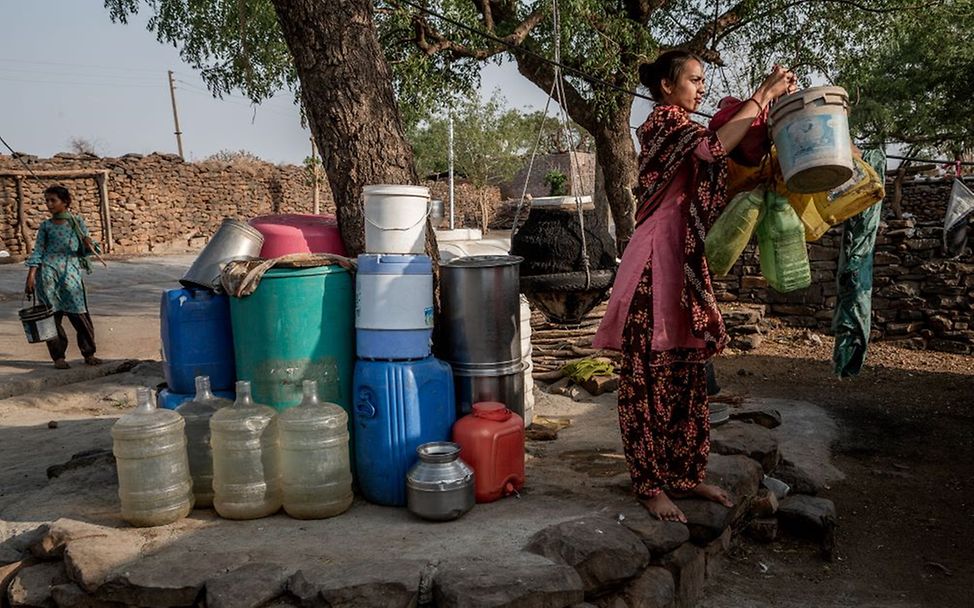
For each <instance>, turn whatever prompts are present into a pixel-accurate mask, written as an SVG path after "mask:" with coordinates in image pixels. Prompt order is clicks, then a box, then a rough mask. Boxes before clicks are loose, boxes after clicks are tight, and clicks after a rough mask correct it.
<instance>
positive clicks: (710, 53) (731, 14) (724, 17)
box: [680, 0, 754, 65]
mask: <svg viewBox="0 0 974 608" xmlns="http://www.w3.org/2000/svg"><path fill="white" fill-rule="evenodd" d="M753 5H754V2H752V1H750V0H740V2H738V3H737V4H735V5H734V6H732V7H731V8H729V9H728V10H726V11H725V12H724V13H723V14H721V15H718V16H717V17H716V18H715V19H714V20H712V21H711V22H709V23H707V24H705V25H704V26H703V27H701V28H700V29H699V30H697V33H696V34H694V35H693V37H692V38H690V39H689V40H687V41H686V42H684V43H683V44H681V45H680V47H681V48H685V49H687V50H689V51H693V52H694V53H696V54H697V55H700V57H701V59H703V60H704V61H706V62H708V63H712V64H714V65H724V61H723V59H721V56H720V53H719V52H718V51H717V49H716V42H717V41H718V40H720V39H721V38H723V37H724V36H726V35H727V34H728V33H730V32H731V31H733V29H735V28H736V27H739V24H740V23H741V22H742V21H743V20H744V18H746V17H747V16H748V14H749V13H750V12H751V11H750V10H749V8H750V7H752V6H753ZM711 42H713V43H714V44H711V45H710V48H708V43H711Z"/></svg>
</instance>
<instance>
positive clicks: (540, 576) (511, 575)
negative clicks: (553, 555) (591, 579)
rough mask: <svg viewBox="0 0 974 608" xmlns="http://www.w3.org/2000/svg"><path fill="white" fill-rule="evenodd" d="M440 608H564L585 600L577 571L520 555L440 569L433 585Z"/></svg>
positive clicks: (569, 567) (563, 565)
mask: <svg viewBox="0 0 974 608" xmlns="http://www.w3.org/2000/svg"><path fill="white" fill-rule="evenodd" d="M433 597H434V600H435V604H436V606H437V607H438V608H501V607H504V608H562V607H565V606H573V605H576V604H579V603H580V602H582V600H583V599H584V598H585V590H584V586H583V583H582V579H581V577H580V576H579V575H578V573H577V572H576V571H575V569H574V568H572V567H571V566H568V565H565V564H559V563H555V562H553V561H551V560H548V559H545V558H543V557H540V556H537V555H534V554H531V553H523V552H522V553H520V554H518V555H515V556H512V558H511V559H509V560H505V561H503V562H494V561H487V560H482V559H478V558H470V559H467V560H460V561H457V562H454V563H451V564H449V565H448V566H445V567H441V568H440V569H438V571H437V572H436V574H435V576H434V581H433Z"/></svg>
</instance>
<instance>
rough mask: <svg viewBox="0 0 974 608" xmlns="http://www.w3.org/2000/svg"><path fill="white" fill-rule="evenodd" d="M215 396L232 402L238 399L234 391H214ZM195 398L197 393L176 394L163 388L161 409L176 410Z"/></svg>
mask: <svg viewBox="0 0 974 608" xmlns="http://www.w3.org/2000/svg"><path fill="white" fill-rule="evenodd" d="M213 394H214V395H216V396H217V397H223V398H224V399H229V400H230V401H233V400H235V399H236V398H237V395H236V393H234V392H233V391H213ZM195 396H196V393H174V392H172V391H170V390H169V389H168V388H163V389H160V390H159V396H158V403H159V407H163V408H166V409H167V410H174V409H176V408H177V407H179V406H180V405H182V404H183V403H185V402H186V401H189V400H190V399H192V398H193V397H195Z"/></svg>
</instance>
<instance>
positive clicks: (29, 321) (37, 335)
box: [18, 295, 57, 344]
mask: <svg viewBox="0 0 974 608" xmlns="http://www.w3.org/2000/svg"><path fill="white" fill-rule="evenodd" d="M31 304H33V306H30V307H29V308H21V309H20V311H18V315H19V316H20V322H21V323H22V324H23V325H24V334H25V335H26V336H27V342H28V343H30V344H36V343H38V342H47V341H48V340H53V339H54V338H56V337H57V326H56V325H55V324H54V310H53V309H52V308H51V307H50V306H48V305H47V304H37V302H36V301H35V300H34V296H33V295H32V296H31Z"/></svg>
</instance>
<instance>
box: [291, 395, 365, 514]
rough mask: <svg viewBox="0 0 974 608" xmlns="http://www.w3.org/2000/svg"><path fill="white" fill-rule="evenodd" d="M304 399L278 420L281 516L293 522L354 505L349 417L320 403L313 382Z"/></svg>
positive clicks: (341, 510) (331, 405)
mask: <svg viewBox="0 0 974 608" xmlns="http://www.w3.org/2000/svg"><path fill="white" fill-rule="evenodd" d="M303 392H304V398H303V399H302V401H301V403H299V404H298V405H297V406H296V407H292V408H290V409H287V410H285V411H284V412H282V413H281V414H280V415H279V418H278V430H279V433H280V444H281V491H282V499H283V503H284V511H285V512H287V514H288V515H290V516H291V517H295V518H297V519H323V518H325V517H334V516H335V515H339V514H340V513H344V512H345V511H346V510H347V509H348V508H349V507H350V506H351V504H352V469H351V462H350V459H349V451H348V414H346V413H345V410H343V409H342V408H341V407H339V406H337V405H335V404H334V403H322V402H321V401H320V400H319V399H318V386H317V382H315V381H314V380H305V381H304V384H303Z"/></svg>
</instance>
